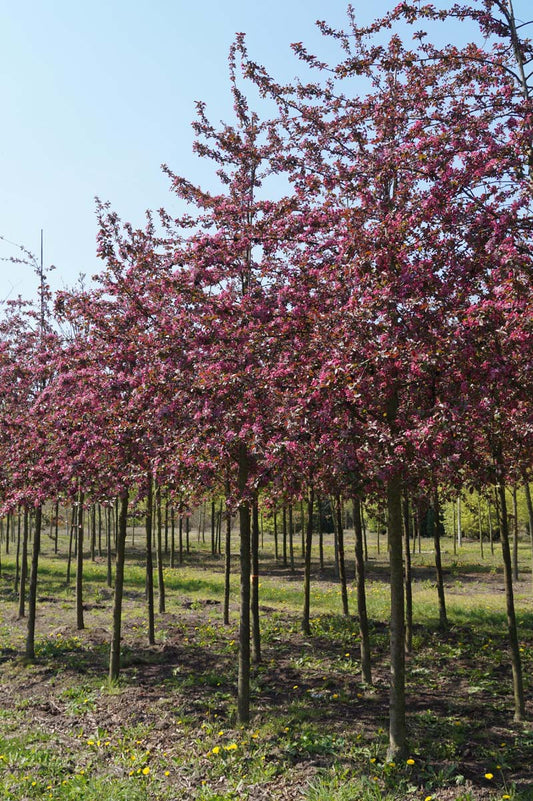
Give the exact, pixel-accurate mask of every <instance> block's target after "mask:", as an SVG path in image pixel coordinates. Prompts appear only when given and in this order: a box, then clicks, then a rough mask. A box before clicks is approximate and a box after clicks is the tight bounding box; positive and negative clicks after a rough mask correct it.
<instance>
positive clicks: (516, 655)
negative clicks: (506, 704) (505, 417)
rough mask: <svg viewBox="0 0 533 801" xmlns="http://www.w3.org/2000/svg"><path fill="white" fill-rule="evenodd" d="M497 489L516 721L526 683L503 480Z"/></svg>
mask: <svg viewBox="0 0 533 801" xmlns="http://www.w3.org/2000/svg"><path fill="white" fill-rule="evenodd" d="M500 463H501V460H500ZM502 472H503V471H502ZM497 489H498V497H499V501H500V512H501V521H500V524H501V525H500V532H501V543H502V555H503V575H504V581H505V603H506V609H507V626H508V631H509V645H510V649H511V668H512V673H513V694H514V719H515V720H516V721H521V720H523V719H524V717H525V704H524V684H523V680H522V663H521V660H520V648H519V644H518V629H517V625H516V614H515V608H514V593H513V574H512V565H511V549H510V545H509V524H508V518H507V500H506V498H505V484H504V483H503V480H501V481H500V483H499V484H498V488H497Z"/></svg>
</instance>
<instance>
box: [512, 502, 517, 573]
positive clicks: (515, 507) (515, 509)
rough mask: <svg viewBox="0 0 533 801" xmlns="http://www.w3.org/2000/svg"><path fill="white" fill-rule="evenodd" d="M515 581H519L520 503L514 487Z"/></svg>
mask: <svg viewBox="0 0 533 801" xmlns="http://www.w3.org/2000/svg"><path fill="white" fill-rule="evenodd" d="M513 581H518V502H517V498H516V487H513Z"/></svg>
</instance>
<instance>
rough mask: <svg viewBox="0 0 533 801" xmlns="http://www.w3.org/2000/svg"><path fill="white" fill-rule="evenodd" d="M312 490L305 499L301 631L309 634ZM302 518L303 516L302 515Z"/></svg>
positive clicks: (311, 489)
mask: <svg viewBox="0 0 533 801" xmlns="http://www.w3.org/2000/svg"><path fill="white" fill-rule="evenodd" d="M314 497H315V496H314V492H313V488H312V487H311V488H310V490H309V495H308V499H307V528H306V532H305V543H304V546H305V547H304V607H303V613H302V631H303V633H304V634H307V635H309V634H311V626H310V624H309V614H310V608H311V548H312V545H313V504H314ZM302 511H303V510H302ZM302 519H303V516H302Z"/></svg>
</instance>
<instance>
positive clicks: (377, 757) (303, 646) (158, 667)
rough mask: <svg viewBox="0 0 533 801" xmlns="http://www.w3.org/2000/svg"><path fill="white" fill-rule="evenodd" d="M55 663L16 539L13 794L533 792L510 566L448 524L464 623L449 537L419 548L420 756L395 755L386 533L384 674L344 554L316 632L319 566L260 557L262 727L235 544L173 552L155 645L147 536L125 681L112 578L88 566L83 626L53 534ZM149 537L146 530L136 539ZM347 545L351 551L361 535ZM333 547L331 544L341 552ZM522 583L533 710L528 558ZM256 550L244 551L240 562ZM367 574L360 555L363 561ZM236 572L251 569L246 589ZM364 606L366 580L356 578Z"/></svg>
mask: <svg viewBox="0 0 533 801" xmlns="http://www.w3.org/2000/svg"><path fill="white" fill-rule="evenodd" d="M44 539H45V542H44V552H43V558H42V561H41V571H40V588H39V594H38V619H37V648H36V650H37V660H36V662H35V663H34V664H25V662H24V660H23V658H22V653H23V650H24V639H25V631H26V629H25V626H26V623H25V620H19V619H17V602H16V597H15V594H14V593H13V579H14V563H13V556H12V554H9V555H5V554H4V553H3V554H2V576H1V579H0V718H1V721H2V722H1V727H0V798H2V799H4V798H5V799H12V800H13V801H23V800H24V801H25V800H26V799H55V801H71V800H72V799H84V801H96V800H97V799H98V801H144V800H145V799H146V801H148V799H154V801H155V800H156V799H157V800H160V801H178V799H190V801H193V799H194V800H195V801H223V800H225V799H227V800H228V801H229V799H241V798H242V799H249V801H254V800H256V799H257V801H259V799H295V800H296V799H307V801H327V800H328V799H339V801H348V800H350V801H352V799H353V801H359V800H360V801H385V800H386V801H392V800H393V799H394V801H401V799H409V798H413V799H428V798H431V799H432V800H433V799H434V801H439V799H440V801H451V799H454V801H455V800H456V799H457V801H459V800H461V801H478V799H479V800H480V801H488V799H514V800H515V801H528V800H529V801H530V800H531V799H533V767H532V766H533V727H532V725H531V723H530V722H528V723H525V724H516V723H513V721H512V712H513V702H512V689H511V676H510V673H511V671H510V666H509V664H508V656H507V647H506V635H505V614H504V593H503V581H502V575H501V569H500V564H499V563H500V559H499V552H498V545H496V551H495V555H494V556H492V555H491V554H490V551H489V549H488V548H486V549H485V559H484V560H483V562H481V561H480V559H479V551H478V549H479V546H478V545H476V544H473V543H466V544H465V545H464V547H463V548H462V549H461V550H460V551H459V553H458V554H456V555H454V554H453V552H452V547H451V542H449V541H448V540H446V539H445V540H443V546H444V561H445V568H446V592H447V602H448V612H449V617H450V622H451V626H450V629H449V630H448V631H446V632H441V631H439V630H438V609H437V603H436V600H437V599H436V591H435V586H434V576H433V570H432V558H433V554H432V551H431V545H430V543H429V541H425V540H423V541H422V548H421V553H414V554H413V572H414V622H415V631H414V642H413V652H412V654H411V655H409V656H408V660H407V664H408V709H409V716H408V721H409V727H410V743H411V749H412V750H411V755H410V759H409V760H408V761H407V762H406V764H401V765H394V764H391V763H387V762H386V761H385V752H386V744H387V726H388V723H387V704H388V628H387V622H386V621H387V614H388V587H387V568H386V549H385V547H384V544H383V542H382V543H381V550H380V554H379V555H378V553H377V547H376V542H375V541H374V540H371V541H370V542H369V557H370V558H369V562H368V580H369V583H368V605H369V614H370V618H371V621H372V655H373V677H374V685H373V686H372V687H365V686H364V685H363V684H362V683H361V681H360V673H359V660H358V656H359V650H358V627H357V621H356V620H354V618H353V617H350V618H343V617H342V615H341V614H340V613H341V598H340V587H339V585H338V583H337V581H336V580H335V576H334V573H333V571H332V569H331V568H328V567H327V569H326V570H324V571H322V572H320V571H319V570H318V566H317V565H316V563H314V568H313V569H314V576H313V584H312V598H311V614H312V616H313V618H312V634H311V636H310V637H304V636H303V635H302V634H301V632H300V622H299V617H300V607H301V601H302V593H301V585H302V581H301V565H300V558H299V556H300V553H299V543H297V546H298V547H297V549H296V553H297V558H296V570H295V572H294V574H292V573H291V571H290V569H289V568H285V567H283V566H282V565H281V563H280V562H279V561H278V562H276V561H275V560H274V558H273V553H272V550H271V549H272V543H271V538H270V537H265V542H264V548H263V551H262V564H261V580H260V581H261V583H260V593H261V607H262V637H263V661H262V663H261V664H260V665H257V666H255V667H254V669H253V678H252V709H253V717H252V723H251V725H250V727H249V728H248V729H243V728H240V727H238V726H237V725H236V722H235V721H236V706H235V696H236V692H235V688H236V670H237V662H236V656H237V645H236V642H237V624H238V608H237V605H236V604H232V607H231V625H230V626H229V627H225V626H224V625H223V623H222V605H221V600H222V595H223V572H222V571H223V558H222V557H213V556H211V554H210V553H208V550H207V549H208V545H207V544H203V543H199V542H197V538H196V534H195V533H193V536H191V553H190V554H187V555H186V557H185V564H184V565H183V566H180V567H176V568H174V569H172V570H171V569H170V568H168V567H167V568H165V581H166V588H167V611H166V613H164V614H162V615H158V617H157V630H156V639H157V643H156V645H155V646H148V644H147V627H146V614H145V608H144V607H145V599H144V565H143V562H142V553H141V551H137V550H134V549H132V548H131V547H130V550H129V557H128V568H127V572H126V597H125V608H124V627H123V657H124V667H123V671H122V674H121V678H120V681H119V682H118V684H116V685H114V686H109V685H108V682H107V662H108V641H109V638H110V629H111V596H112V591H111V590H110V589H109V588H108V587H107V586H106V565H105V558H104V557H100V558H97V560H96V562H94V563H93V562H91V561H90V560H89V559H88V558H87V560H86V563H85V569H84V577H85V582H86V583H85V607H86V608H85V629H84V630H82V631H77V630H76V615H75V608H74V582H72V583H71V585H70V586H66V584H65V575H66V559H65V555H64V549H65V543H64V541H63V540H62V541H61V550H62V554H60V555H59V556H54V555H53V553H52V548H51V542H50V540H49V539H48V538H47V537H45V538H44ZM140 540H141V532H140V531H139V532H138V533H137V535H136V542H137V543H139V542H140ZM346 551H347V554H350V555H351V554H352V553H353V550H352V547H351V540H350V536H349V534H348V536H347V543H346ZM332 562H333V552H332V546H331V544H330V543H329V542H328V543H327V545H326V565H331V564H332ZM520 562H521V568H522V573H521V576H522V577H521V578H520V580H519V581H518V583H517V585H516V602H517V613H518V620H519V626H520V638H521V646H520V647H521V655H522V658H523V668H524V679H525V687H526V698H527V705H528V713H529V718H530V720H531V716H532V714H533V703H532V690H533V684H532V674H533V594H532V587H531V574H530V572H529V566H530V555H529V551H528V549H527V548H526V546H525V544H524V546H523V547H521V550H520ZM237 569H238V564H237V562H235V565H234V570H235V571H237ZM348 571H349V573H348V574H349V576H350V577H351V578H352V579H353V565H352V561H351V559H350V558H349V559H348ZM237 593H238V577H237V575H235V576H234V577H233V595H232V599H233V601H236V598H237ZM350 604H351V610H350V611H353V612H354V611H355V590H354V588H353V587H352V585H350Z"/></svg>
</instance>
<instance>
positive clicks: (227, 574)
mask: <svg viewBox="0 0 533 801" xmlns="http://www.w3.org/2000/svg"><path fill="white" fill-rule="evenodd" d="M229 491H230V488H229V482H228V483H227V484H226V497H227V496H229ZM230 579H231V513H230V510H229V508H228V509H227V510H226V542H225V548H224V625H226V626H229V596H230Z"/></svg>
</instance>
